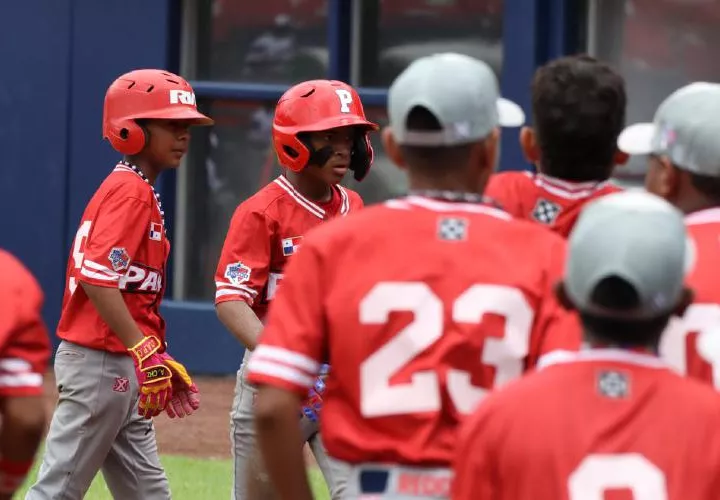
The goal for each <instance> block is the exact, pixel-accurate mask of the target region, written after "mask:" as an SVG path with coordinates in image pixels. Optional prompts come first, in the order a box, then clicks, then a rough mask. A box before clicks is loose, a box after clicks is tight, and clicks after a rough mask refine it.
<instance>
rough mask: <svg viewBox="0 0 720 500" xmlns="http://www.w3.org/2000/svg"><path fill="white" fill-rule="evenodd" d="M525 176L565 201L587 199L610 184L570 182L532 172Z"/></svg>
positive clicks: (607, 182)
mask: <svg viewBox="0 0 720 500" xmlns="http://www.w3.org/2000/svg"><path fill="white" fill-rule="evenodd" d="M525 175H527V176H528V177H530V178H531V179H533V180H534V181H535V185H536V186H538V187H540V188H543V189H544V190H545V191H547V192H548V193H552V194H554V195H555V196H559V197H561V198H565V199H567V200H579V199H581V198H587V197H588V196H592V195H593V194H594V193H595V192H596V191H599V190H600V189H603V188H605V187H606V186H609V185H611V184H612V182H610V181H609V180H607V181H602V182H593V181H591V182H570V181H564V180H562V179H557V178H555V177H550V176H549V175H545V174H533V173H532V172H525Z"/></svg>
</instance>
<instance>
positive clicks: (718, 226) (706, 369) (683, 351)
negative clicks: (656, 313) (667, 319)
mask: <svg viewBox="0 0 720 500" xmlns="http://www.w3.org/2000/svg"><path fill="white" fill-rule="evenodd" d="M685 221H686V225H687V229H688V235H689V237H690V241H691V247H692V256H693V257H692V261H693V262H692V269H691V270H690V274H689V275H688V278H687V282H688V285H689V286H690V287H691V288H692V289H693V291H694V292H695V299H694V303H693V304H692V305H691V306H690V307H689V308H688V309H687V311H685V314H684V316H683V317H682V318H681V319H680V318H673V320H672V321H671V323H670V326H669V327H668V329H667V331H666V332H665V334H664V335H663V338H662V342H661V344H660V353H661V355H662V357H663V358H665V359H666V360H667V361H668V363H670V365H671V366H672V367H673V368H675V369H677V370H678V371H679V372H680V373H682V374H687V375H690V376H691V377H695V378H698V379H700V380H704V381H706V382H708V383H711V384H713V385H714V386H715V387H716V388H717V389H720V330H719V329H718V327H719V326H720V286H718V284H720V268H719V266H718V262H720V208H711V209H708V210H701V211H699V212H695V213H692V214H689V215H688V216H687V217H686V218H685Z"/></svg>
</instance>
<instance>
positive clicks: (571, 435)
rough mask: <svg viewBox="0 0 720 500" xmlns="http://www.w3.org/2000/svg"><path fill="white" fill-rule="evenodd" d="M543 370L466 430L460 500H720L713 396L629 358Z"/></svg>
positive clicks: (592, 354)
mask: <svg viewBox="0 0 720 500" xmlns="http://www.w3.org/2000/svg"><path fill="white" fill-rule="evenodd" d="M545 361H547V363H545ZM541 364H542V365H543V366H544V367H543V368H541V369H540V370H539V371H538V372H536V373H534V374H532V375H529V376H527V377H525V378H524V379H522V380H519V381H517V382H516V383H514V384H512V385H510V386H508V387H506V388H504V389H503V390H502V391H498V392H497V393H495V394H493V395H491V396H490V397H489V398H487V399H486V400H485V401H483V403H482V404H481V405H480V406H479V408H478V410H477V412H476V413H475V414H474V415H473V416H472V417H470V418H469V419H468V420H467V421H466V423H465V425H464V426H463V428H462V430H461V432H460V436H459V440H458V443H459V446H458V449H457V453H456V461H455V479H454V482H453V494H452V498H453V500H480V499H486V498H492V499H493V500H526V499H529V498H532V499H533V500H587V499H593V500H601V499H602V500H626V499H628V500H629V499H633V500H686V499H691V498H692V499H693V500H711V499H712V500H717V498H718V495H719V494H720V426H718V422H720V395H718V394H717V393H716V392H715V391H714V390H712V389H711V388H709V387H707V386H705V385H703V384H701V383H698V382H697V381H694V380H690V379H687V378H683V377H681V376H680V375H678V374H677V373H675V372H673V371H672V370H670V369H669V368H668V367H667V365H665V364H664V363H663V362H662V361H661V360H660V359H658V358H656V357H654V356H649V355H644V354H639V353H633V352H630V351H621V350H615V349H597V350H588V351H582V352H579V353H563V355H557V356H553V355H551V356H549V357H548V359H547V360H543V362H542V363H541Z"/></svg>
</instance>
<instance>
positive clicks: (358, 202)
mask: <svg viewBox="0 0 720 500" xmlns="http://www.w3.org/2000/svg"><path fill="white" fill-rule="evenodd" d="M349 198H350V210H360V209H361V208H364V207H365V202H364V201H363V199H362V198H361V197H360V194H359V193H356V192H355V191H350V195H349Z"/></svg>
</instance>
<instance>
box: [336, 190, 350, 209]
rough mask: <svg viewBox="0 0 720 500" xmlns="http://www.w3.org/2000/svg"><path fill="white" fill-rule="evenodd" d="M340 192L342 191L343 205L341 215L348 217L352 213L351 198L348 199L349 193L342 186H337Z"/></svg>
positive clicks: (341, 205)
mask: <svg viewBox="0 0 720 500" xmlns="http://www.w3.org/2000/svg"><path fill="white" fill-rule="evenodd" d="M337 188H338V191H340V197H341V198H342V203H341V204H340V215H347V213H348V212H349V211H350V198H349V197H348V194H347V191H345V188H344V187H342V186H341V185H340V184H338V185H337Z"/></svg>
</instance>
